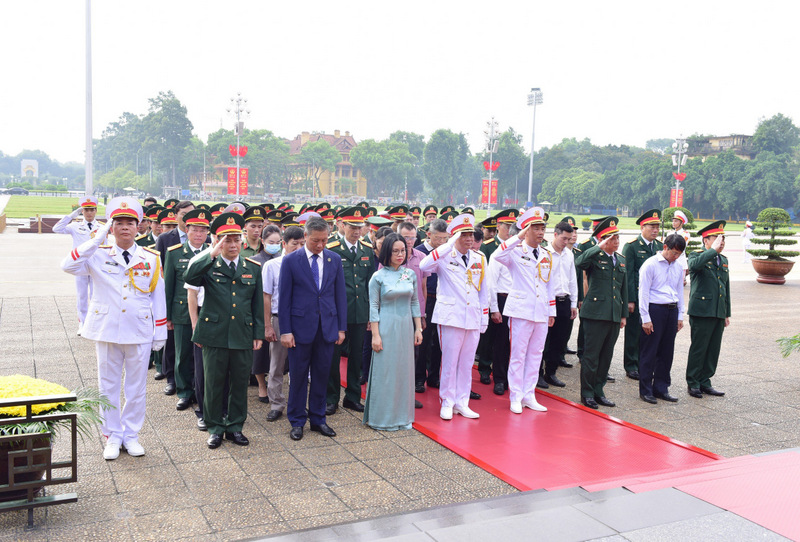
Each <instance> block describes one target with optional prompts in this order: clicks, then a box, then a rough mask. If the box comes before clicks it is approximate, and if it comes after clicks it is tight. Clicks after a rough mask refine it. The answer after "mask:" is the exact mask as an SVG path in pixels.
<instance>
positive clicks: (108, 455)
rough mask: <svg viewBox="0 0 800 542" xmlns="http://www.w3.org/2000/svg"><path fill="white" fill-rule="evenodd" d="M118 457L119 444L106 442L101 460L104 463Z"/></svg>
mask: <svg viewBox="0 0 800 542" xmlns="http://www.w3.org/2000/svg"><path fill="white" fill-rule="evenodd" d="M118 457H119V443H118V442H111V441H110V440H109V441H108V442H106V447H105V448H104V449H103V459H105V460H106V461H111V460H112V459H116V458H118Z"/></svg>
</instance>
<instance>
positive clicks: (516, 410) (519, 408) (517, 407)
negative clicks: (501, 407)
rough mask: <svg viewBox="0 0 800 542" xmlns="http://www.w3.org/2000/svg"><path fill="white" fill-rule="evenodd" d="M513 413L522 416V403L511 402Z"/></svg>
mask: <svg viewBox="0 0 800 542" xmlns="http://www.w3.org/2000/svg"><path fill="white" fill-rule="evenodd" d="M511 412H513V413H514V414H522V403H520V402H519V401H511Z"/></svg>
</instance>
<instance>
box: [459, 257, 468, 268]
mask: <svg viewBox="0 0 800 542" xmlns="http://www.w3.org/2000/svg"><path fill="white" fill-rule="evenodd" d="M461 259H462V260H464V267H467V266H468V265H469V264H468V263H467V261H468V260H467V255H466V254H464V255H463V256H461Z"/></svg>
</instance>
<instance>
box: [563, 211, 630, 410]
mask: <svg viewBox="0 0 800 542" xmlns="http://www.w3.org/2000/svg"><path fill="white" fill-rule="evenodd" d="M618 223H619V219H617V217H615V216H609V217H606V218H605V219H604V220H602V221H601V222H600V223H599V224H598V225H597V227H596V228H595V229H594V237H595V238H596V239H599V240H600V241H599V243H598V244H597V245H595V246H593V247H591V248H588V249H586V250H585V251H583V252H582V253H581V255H580V256H578V259H577V261H576V262H575V267H579V268H580V269H582V270H583V271H584V272H585V273H586V277H587V279H588V281H589V288H588V289H587V290H586V294H585V295H584V298H583V305H582V306H581V310H580V313H581V323H582V324H583V326H584V333H585V345H584V351H583V361H582V362H581V402H582V403H583V404H584V405H586V406H587V407H589V408H594V409H596V408H597V406H598V405H603V406H608V407H613V406H615V404H614V402H612V401H610V400H609V399H608V398H606V396H605V393H604V392H603V387H604V386H605V384H606V377H607V376H608V369H609V367H610V366H611V358H612V357H613V356H614V345H615V344H616V342H617V338H618V337H619V330H620V329H621V328H624V327H625V320H626V317H627V315H628V288H627V284H626V279H627V273H626V272H625V258H624V257H623V256H622V255H620V254H617V253H616V251H617V249H618V248H619V228H618V227H617V224H618Z"/></svg>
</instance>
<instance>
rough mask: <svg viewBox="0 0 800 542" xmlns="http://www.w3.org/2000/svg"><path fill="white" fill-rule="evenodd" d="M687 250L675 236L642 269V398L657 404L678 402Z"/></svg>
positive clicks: (684, 244)
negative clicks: (675, 358)
mask: <svg viewBox="0 0 800 542" xmlns="http://www.w3.org/2000/svg"><path fill="white" fill-rule="evenodd" d="M685 249H686V241H684V239H683V237H681V236H680V235H677V234H674V233H671V234H670V235H668V236H667V238H666V239H665V240H664V250H662V251H661V252H660V253H658V254H656V256H655V257H653V258H648V259H647V260H646V261H645V262H644V263H643V264H642V267H641V269H639V315H640V316H641V318H642V334H641V337H640V338H639V396H640V397H641V398H642V400H643V401H645V402H647V403H650V404H653V405H654V404H656V403H657V402H658V399H663V400H665V401H669V402H671V403H674V402H677V401H678V399H677V398H676V397H673V396H672V395H670V394H669V385H670V383H671V378H670V370H671V369H672V355H673V353H674V352H675V335H676V334H677V333H678V331H680V330H681V329H682V328H683V277H684V275H685V271H684V269H683V267H682V266H681V265H680V263H679V262H678V259H679V258H680V256H681V254H683V251H684V250H685Z"/></svg>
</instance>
